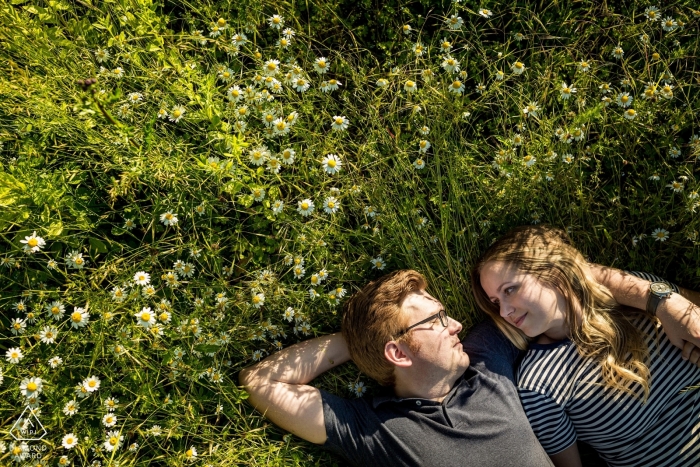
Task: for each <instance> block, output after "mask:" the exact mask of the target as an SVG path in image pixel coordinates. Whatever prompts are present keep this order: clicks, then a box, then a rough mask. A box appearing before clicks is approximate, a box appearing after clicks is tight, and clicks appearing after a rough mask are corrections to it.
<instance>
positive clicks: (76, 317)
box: [70, 311, 83, 323]
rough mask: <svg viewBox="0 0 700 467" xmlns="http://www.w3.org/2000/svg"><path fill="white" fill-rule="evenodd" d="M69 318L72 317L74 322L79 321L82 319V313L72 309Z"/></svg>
mask: <svg viewBox="0 0 700 467" xmlns="http://www.w3.org/2000/svg"><path fill="white" fill-rule="evenodd" d="M70 319H72V320H73V322H74V323H79V322H81V321H82V320H83V315H82V314H81V313H80V312H79V311H74V312H73V313H72V314H71V315H70Z"/></svg>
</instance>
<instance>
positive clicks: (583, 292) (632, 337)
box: [471, 226, 650, 402]
mask: <svg viewBox="0 0 700 467" xmlns="http://www.w3.org/2000/svg"><path fill="white" fill-rule="evenodd" d="M490 261H503V262H506V263H511V264H514V265H516V266H517V267H518V268H519V269H520V270H521V271H522V272H525V273H528V274H533V275H535V276H536V277H537V279H538V280H540V281H541V282H543V283H545V284H547V285H549V286H551V287H554V288H556V289H557V290H558V291H559V292H561V294H562V295H563V296H564V298H565V299H566V304H567V310H566V323H567V326H568V327H569V335H570V337H571V340H572V341H573V342H574V344H575V345H576V348H577V349H578V352H579V354H580V355H581V356H582V357H584V358H592V359H594V360H595V361H598V362H599V363H600V365H601V369H602V373H603V380H604V381H605V386H606V387H610V388H613V389H617V390H620V391H624V392H626V393H628V394H631V395H632V396H634V397H639V396H640V394H639V388H640V387H641V388H642V390H643V392H644V396H643V401H645V402H646V400H647V398H648V397H649V377H650V373H649V367H648V361H649V349H648V347H647V345H646V343H645V342H644V338H643V336H642V333H641V331H640V330H638V329H637V327H636V326H635V325H634V324H633V322H632V321H633V320H634V319H635V318H637V317H638V316H639V315H640V314H646V312H644V311H641V310H638V311H637V312H635V311H634V310H631V309H624V310H623V309H621V307H620V306H619V305H618V304H617V302H616V301H615V299H614V298H613V296H612V294H611V293H610V290H608V288H607V287H605V286H604V285H602V284H600V283H598V282H597V281H596V279H595V278H594V277H593V275H592V272H591V270H590V268H589V267H588V262H587V261H586V260H585V258H584V257H583V255H582V254H581V252H579V251H578V250H577V249H576V248H574V246H573V245H572V244H571V240H570V239H569V237H568V236H567V235H566V233H565V232H564V231H562V230H560V229H557V228H553V227H549V226H522V227H517V228H515V229H513V230H511V231H510V232H508V233H507V234H505V235H504V236H503V237H501V238H500V239H498V240H497V241H496V242H495V243H494V244H493V245H491V246H490V247H489V248H488V250H486V252H485V253H484V254H483V255H482V256H481V258H480V259H479V260H478V261H477V263H476V265H475V266H474V268H473V269H472V273H471V283H472V290H473V291H474V297H475V299H476V302H477V304H478V306H479V307H480V308H481V309H482V310H484V311H485V312H486V313H487V314H488V315H489V316H491V318H493V320H494V321H495V322H496V325H497V326H498V327H499V328H500V329H501V331H502V332H503V333H504V334H505V335H506V336H507V337H508V339H510V341H511V342H513V344H515V346H516V347H518V348H519V349H521V350H525V349H527V347H528V344H529V342H530V341H531V339H530V338H529V337H528V336H526V335H525V334H524V333H523V332H522V331H521V330H520V329H518V328H516V327H515V326H513V325H511V324H509V323H508V322H507V321H506V320H505V319H503V318H502V317H501V315H500V310H499V306H498V305H497V304H495V303H493V302H492V301H491V300H489V297H488V295H487V294H486V292H485V291H484V289H483V288H482V287H481V271H482V269H483V267H484V265H485V264H486V263H488V262H490ZM577 309H580V310H581V313H580V319H579V318H578V316H577V314H576V312H575V310H577ZM635 383H637V385H635ZM635 386H636V387H635Z"/></svg>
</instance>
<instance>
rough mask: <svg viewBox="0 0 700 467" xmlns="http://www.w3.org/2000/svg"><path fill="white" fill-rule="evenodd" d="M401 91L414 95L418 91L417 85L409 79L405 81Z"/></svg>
mask: <svg viewBox="0 0 700 467" xmlns="http://www.w3.org/2000/svg"><path fill="white" fill-rule="evenodd" d="M403 89H404V91H406V92H408V93H414V92H416V91H417V90H418V83H416V82H415V81H412V80H410V79H409V80H406V82H405V83H404V84H403Z"/></svg>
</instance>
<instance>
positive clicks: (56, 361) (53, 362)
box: [49, 355, 63, 368]
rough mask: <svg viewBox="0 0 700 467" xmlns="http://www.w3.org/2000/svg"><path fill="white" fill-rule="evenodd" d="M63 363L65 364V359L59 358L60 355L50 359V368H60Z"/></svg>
mask: <svg viewBox="0 0 700 467" xmlns="http://www.w3.org/2000/svg"><path fill="white" fill-rule="evenodd" d="M61 363H63V359H62V358H61V357H59V356H58V355H57V356H55V357H51V358H49V366H50V367H51V368H58V367H59V366H60V365H61Z"/></svg>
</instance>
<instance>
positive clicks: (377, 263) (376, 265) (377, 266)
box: [370, 256, 386, 271]
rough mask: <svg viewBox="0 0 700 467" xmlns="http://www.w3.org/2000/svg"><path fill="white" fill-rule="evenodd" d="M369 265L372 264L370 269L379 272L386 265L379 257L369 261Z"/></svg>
mask: <svg viewBox="0 0 700 467" xmlns="http://www.w3.org/2000/svg"><path fill="white" fill-rule="evenodd" d="M370 263H372V269H378V270H380V271H381V270H382V269H384V267H385V266H386V263H385V262H384V259H383V258H382V257H381V256H377V257H376V258H372V259H371V260H370Z"/></svg>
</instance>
